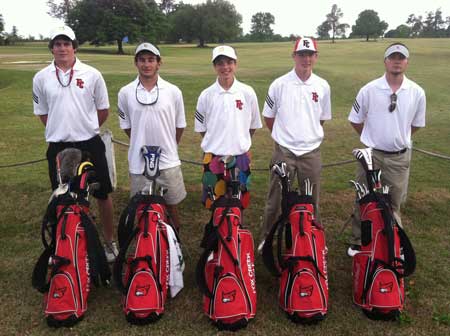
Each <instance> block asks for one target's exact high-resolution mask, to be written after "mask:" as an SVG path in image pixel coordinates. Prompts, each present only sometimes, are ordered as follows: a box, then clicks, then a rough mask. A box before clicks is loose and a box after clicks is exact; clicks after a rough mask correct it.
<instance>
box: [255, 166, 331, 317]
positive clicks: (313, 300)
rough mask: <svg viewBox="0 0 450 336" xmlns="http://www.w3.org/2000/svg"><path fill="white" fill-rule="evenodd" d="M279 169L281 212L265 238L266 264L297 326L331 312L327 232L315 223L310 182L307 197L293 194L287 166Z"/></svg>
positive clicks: (288, 312)
mask: <svg viewBox="0 0 450 336" xmlns="http://www.w3.org/2000/svg"><path fill="white" fill-rule="evenodd" d="M276 166H277V167H278V168H281V169H280V170H279V171H277V170H274V171H275V172H276V173H277V174H278V175H279V176H280V178H281V184H282V206H281V207H282V213H281V215H280V217H279V219H278V220H277V222H276V223H275V224H274V225H273V226H272V229H271V231H270V232H269V234H268V235H267V237H266V239H265V242H264V246H263V252H262V255H263V261H264V264H265V266H266V267H267V269H268V270H269V271H270V272H271V273H272V274H273V275H274V276H276V277H279V278H280V289H279V305H280V307H281V309H283V311H285V312H286V314H287V316H288V318H289V319H290V320H291V321H293V322H296V323H304V324H308V323H315V322H318V321H321V320H323V319H324V318H325V317H326V314H327V311H328V277H327V251H328V249H327V246H326V243H325V233H324V230H323V228H321V227H319V226H317V225H316V222H315V220H314V204H313V199H312V196H311V195H312V186H311V185H310V183H309V180H306V181H305V189H306V193H305V195H300V194H299V193H297V192H291V191H289V182H288V176H287V174H286V172H285V164H284V163H282V162H281V163H277V164H276ZM274 167H275V166H274ZM308 190H309V191H308ZM275 234H276V235H277V243H276V245H277V258H276V260H275V257H274V253H273V240H274V237H275Z"/></svg>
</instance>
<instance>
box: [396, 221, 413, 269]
mask: <svg viewBox="0 0 450 336" xmlns="http://www.w3.org/2000/svg"><path fill="white" fill-rule="evenodd" d="M398 236H399V238H400V246H401V247H402V248H403V255H404V264H403V266H404V269H403V276H405V277H406V276H409V275H411V274H413V273H414V271H415V270H416V253H415V251H414V248H413V246H412V244H411V241H410V240H409V238H408V236H407V234H406V232H405V231H404V230H403V229H402V228H401V227H400V226H398Z"/></svg>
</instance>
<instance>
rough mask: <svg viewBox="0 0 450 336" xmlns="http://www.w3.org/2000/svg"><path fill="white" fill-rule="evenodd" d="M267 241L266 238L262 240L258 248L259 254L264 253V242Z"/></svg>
mask: <svg viewBox="0 0 450 336" xmlns="http://www.w3.org/2000/svg"><path fill="white" fill-rule="evenodd" d="M265 242H266V240H265V239H263V240H261V242H260V243H259V245H258V248H257V250H258V254H259V255H262V251H263V247H264V243H265Z"/></svg>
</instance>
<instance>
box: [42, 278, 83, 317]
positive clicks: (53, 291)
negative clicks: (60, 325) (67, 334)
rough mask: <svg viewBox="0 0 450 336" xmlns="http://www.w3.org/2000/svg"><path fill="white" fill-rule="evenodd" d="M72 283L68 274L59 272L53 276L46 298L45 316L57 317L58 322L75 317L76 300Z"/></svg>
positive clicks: (72, 280)
mask: <svg viewBox="0 0 450 336" xmlns="http://www.w3.org/2000/svg"><path fill="white" fill-rule="evenodd" d="M74 283H75V281H74V279H73V278H72V276H71V275H70V274H69V273H66V272H61V273H57V274H55V275H54V276H53V278H52V280H51V282H50V289H49V295H48V296H46V301H47V302H46V305H45V314H46V315H47V316H56V315H58V319H59V320H65V319H69V318H71V316H75V315H76V313H77V305H78V302H77V301H78V300H77V299H76V293H75V288H74Z"/></svg>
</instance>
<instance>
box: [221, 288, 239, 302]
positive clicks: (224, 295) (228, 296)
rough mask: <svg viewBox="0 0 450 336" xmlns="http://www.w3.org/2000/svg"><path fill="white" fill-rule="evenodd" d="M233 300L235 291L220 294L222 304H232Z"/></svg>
mask: <svg viewBox="0 0 450 336" xmlns="http://www.w3.org/2000/svg"><path fill="white" fill-rule="evenodd" d="M235 298H236V290H232V291H231V292H227V293H225V292H222V302H223V303H228V302H233V301H234V299H235Z"/></svg>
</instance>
